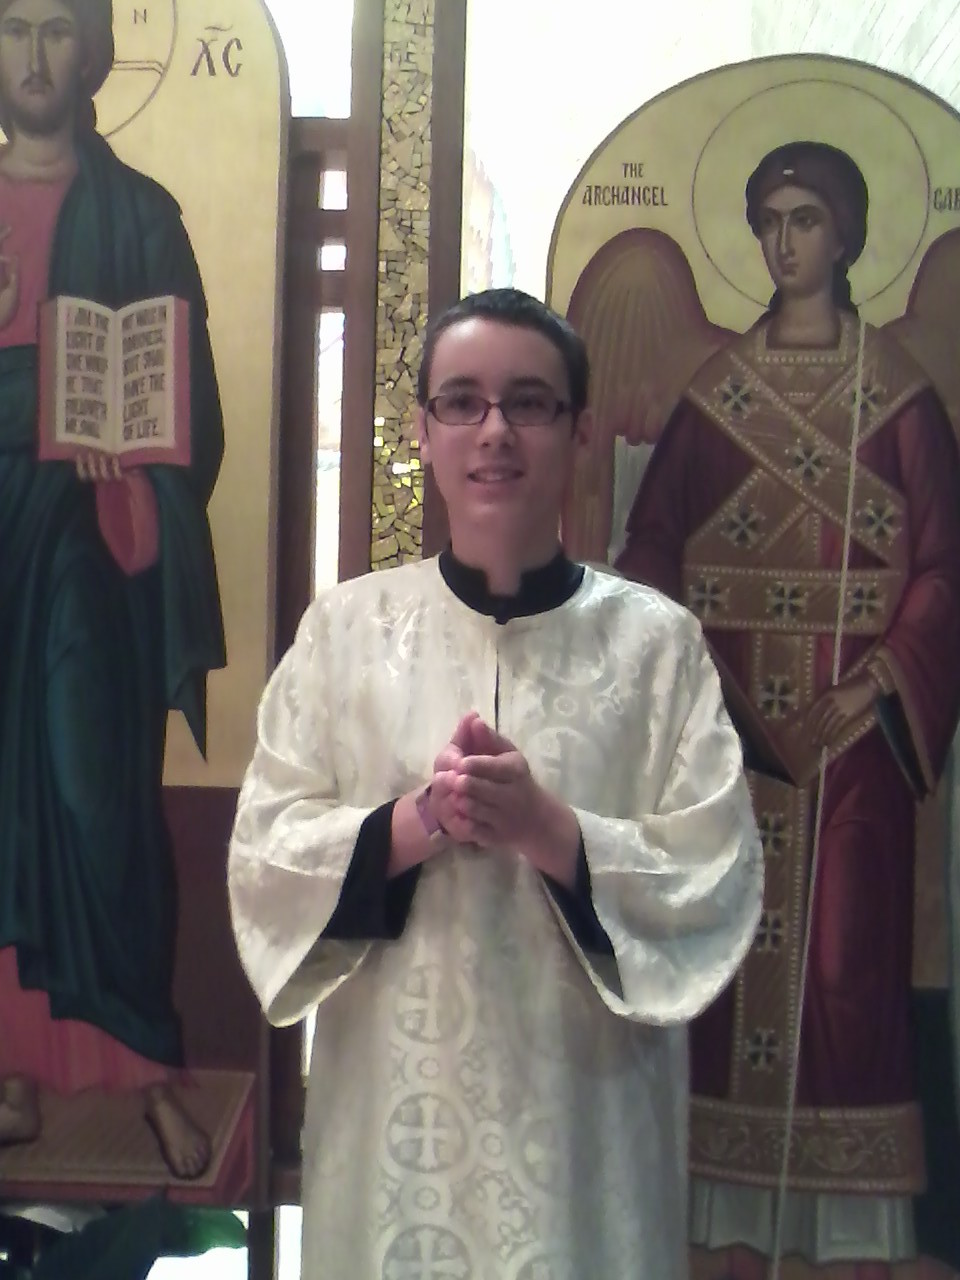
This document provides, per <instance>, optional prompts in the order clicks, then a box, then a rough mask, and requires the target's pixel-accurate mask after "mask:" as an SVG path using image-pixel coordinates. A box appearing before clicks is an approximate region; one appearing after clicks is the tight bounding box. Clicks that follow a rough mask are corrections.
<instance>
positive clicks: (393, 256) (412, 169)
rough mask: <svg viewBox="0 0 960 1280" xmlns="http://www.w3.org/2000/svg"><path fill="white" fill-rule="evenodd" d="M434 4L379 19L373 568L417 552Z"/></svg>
mask: <svg viewBox="0 0 960 1280" xmlns="http://www.w3.org/2000/svg"><path fill="white" fill-rule="evenodd" d="M436 3H437V0H386V4H385V13H384V49H383V122H382V126H381V134H380V243H379V262H378V277H377V374H376V376H377V389H376V401H375V410H374V412H375V418H374V428H375V435H374V441H373V445H374V450H373V538H372V542H371V547H370V562H371V564H372V566H373V568H374V569H387V568H390V567H392V566H394V565H398V564H404V563H406V562H407V561H410V560H419V559H420V555H421V548H422V528H423V472H422V470H421V468H420V459H419V454H418V450H417V446H416V442H415V441H411V438H410V437H411V432H412V427H413V423H412V416H413V415H412V407H413V405H414V404H415V402H416V379H417V370H418V368H419V365H420V352H421V349H422V334H423V327H424V325H425V324H426V319H427V283H428V254H429V245H430V208H429V206H430V159H431V106H432V97H433V16H434V7H435V4H436Z"/></svg>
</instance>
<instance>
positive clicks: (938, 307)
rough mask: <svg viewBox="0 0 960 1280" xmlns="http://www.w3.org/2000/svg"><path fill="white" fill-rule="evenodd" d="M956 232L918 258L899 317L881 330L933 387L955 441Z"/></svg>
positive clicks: (959, 244)
mask: <svg viewBox="0 0 960 1280" xmlns="http://www.w3.org/2000/svg"><path fill="white" fill-rule="evenodd" d="M958 296H960V228H955V229H954V230H952V231H946V232H944V234H943V235H942V236H939V237H938V238H937V239H936V240H934V242H933V244H932V245H931V246H930V248H929V249H928V250H927V252H926V253H925V254H924V255H923V261H922V262H921V263H920V267H919V269H918V270H917V274H916V278H915V279H914V282H913V288H912V289H911V290H910V298H909V300H908V301H907V308H906V310H905V311H904V313H903V315H902V316H901V317H900V318H899V319H897V320H892V321H890V323H889V324H886V325H884V326H883V328H884V332H885V333H888V334H890V335H891V337H893V338H895V339H896V340H897V341H898V342H899V343H900V345H901V346H902V347H904V348H905V349H906V350H907V351H908V352H909V353H910V355H911V356H913V358H914V360H916V362H917V364H918V365H920V367H921V369H923V371H924V372H925V373H926V375H927V377H928V378H929V379H930V381H931V382H932V383H933V385H934V387H935V388H936V391H937V393H938V394H939V396H940V399H941V400H942V401H943V404H944V407H945V408H946V410H947V414H948V415H949V418H950V421H951V423H952V424H953V429H954V431H955V432H956V434H957V437H958V439H960V328H958V326H957V297H958Z"/></svg>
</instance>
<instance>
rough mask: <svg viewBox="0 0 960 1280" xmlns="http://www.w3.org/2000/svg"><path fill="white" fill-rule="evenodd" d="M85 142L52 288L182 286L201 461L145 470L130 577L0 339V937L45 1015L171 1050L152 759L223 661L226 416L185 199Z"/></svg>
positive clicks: (169, 924)
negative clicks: (145, 522) (218, 515)
mask: <svg viewBox="0 0 960 1280" xmlns="http://www.w3.org/2000/svg"><path fill="white" fill-rule="evenodd" d="M78 152H79V173H78V175H77V177H76V179H75V180H74V182H73V183H72V185H71V187H70V189H69V191H68V193H67V195H66V197H65V199H64V203H63V206H62V209H61V212H60V217H59V220H58V223H57V227H56V232H55V235H54V243H53V250H52V257H51V265H50V282H49V293H50V295H51V296H52V295H56V294H68V295H72V296H78V297H85V298H90V299H93V300H95V301H97V302H101V303H106V304H108V305H110V306H121V305H123V304H125V303H128V302H133V301H135V300H138V299H141V298H147V297H151V296H155V295H160V294H175V295H177V296H179V297H182V298H185V299H187V301H188V302H189V303H190V357H191V430H192V461H191V465H190V467H189V468H181V467H175V466H170V467H164V466H152V467H149V468H148V469H147V474H148V476H149V479H150V482H151V484H152V487H153V491H154V493H155V495H156V500H157V508H158V519H159V539H160V556H159V561H158V563H157V564H155V565H154V566H153V567H151V568H150V569H147V570H146V571H144V572H142V573H139V574H137V575H135V576H133V577H127V576H126V575H125V574H124V573H123V572H122V571H121V570H120V569H119V568H118V566H117V565H116V563H115V562H114V560H113V558H112V557H111V555H110V553H109V552H108V550H107V549H106V546H105V544H104V541H103V538H102V536H101V534H100V531H99V528H98V524H97V515H96V509H95V486H94V485H93V484H89V483H83V482H81V481H80V480H79V479H78V478H77V476H76V474H75V471H74V468H73V467H72V465H70V464H67V463H56V462H45V463H42V464H41V463H38V461H37V457H36V453H37V445H36V406H37V358H36V348H35V347H34V346H18V347H8V348H5V349H2V350H0V947H2V946H9V945H11V944H15V945H16V949H17V960H18V966H19V973H20V981H21V985H22V986H23V987H25V988H39V989H42V990H44V991H46V992H47V993H48V994H49V998H50V1006H51V1011H52V1013H53V1015H54V1016H55V1017H65V1018H77V1019H81V1020H83V1021H86V1022H89V1023H92V1024H94V1025H96V1026H99V1027H101V1028H103V1029H104V1030H105V1031H107V1032H109V1033H110V1034H111V1035H113V1036H115V1037H116V1038H117V1039H119V1040H121V1041H122V1042H123V1043H124V1044H126V1045H128V1046H129V1047H130V1048H131V1049H134V1050H135V1051H136V1052H138V1053H140V1054H142V1055H144V1056H145V1057H148V1058H151V1059H153V1060H155V1061H158V1062H166V1063H176V1062H178V1061H179V1059H180V1034H179V1027H178V1022H177V1019H176V1016H175V1014H174V1012H173V1007H172V1003H171V982H172V972H173V949H174V939H175V932H176V894H175V883H174V871H173V864H172V857H171V849H170V844H169V837H168V834H167V830H166V827H165V823H164V819H163V814H162V810H161V772H162V762H163V747H164V735H165V725H166V718H167V712H168V710H169V709H179V710H180V711H182V712H183V714H184V715H185V717H186V719H187V721H188V723H189V725H190V728H191V730H192V733H193V736H194V738H195V739H196V741H197V744H198V746H199V747H200V749H201V750H203V749H204V748H205V734H206V723H205V721H206V714H205V703H206V675H207V672H208V671H210V670H212V669H214V668H218V667H222V666H223V665H224V663H225V652H224V637H223V624H222V619H221V613H220V599H219V593H218V588H217V579H216V570H215V565H214V558H213V547H212V543H211V538H210V528H209V524H208V520H207V510H206V509H207V503H208V501H209V499H210V494H211V492H212V490H213V486H214V483H215V481H216V478H217V472H218V469H219V466H220V460H221V457H222V453H223V421H222V416H221V411H220V400H219V394H218V391H217V383H216V376H215V373H214V367H213V359H212V354H211V349H210V342H209V337H208V334H207V327H206V314H207V313H206V302H205V299H204V295H203V287H202V284H201V281H200V276H199V273H198V271H197V266H196V262H195V259H194V256H193V252H192V250H191V247H190V243H189V240H188V238H187V235H186V232H185V230H184V227H183V224H182V222H181V218H180V211H179V208H178V206H177V204H176V202H175V201H174V200H173V198H172V197H171V196H170V195H169V194H168V193H167V192H166V191H165V190H164V189H163V188H162V187H160V186H159V185H158V184H157V183H155V182H153V181H152V180H151V179H149V178H147V177H145V176H144V175H143V174H140V173H138V172H136V171H135V170H133V169H130V168H129V167H128V166H126V165H124V164H122V163H121V162H120V161H119V160H118V159H117V158H116V157H115V156H114V154H113V152H112V151H111V150H110V148H109V147H108V146H107V144H106V143H105V142H104V141H103V140H102V139H101V138H100V137H99V136H97V135H86V136H85V137H84V138H83V139H82V140H81V141H80V142H79V143H78ZM0 1020H2V1010H0Z"/></svg>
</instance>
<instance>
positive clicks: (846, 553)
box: [769, 317, 866, 1280]
mask: <svg viewBox="0 0 960 1280" xmlns="http://www.w3.org/2000/svg"><path fill="white" fill-rule="evenodd" d="M865 346H866V324H865V323H864V320H863V318H862V317H861V319H860V325H859V330H858V337H857V366H856V369H857V371H856V380H855V383H854V401H853V414H852V420H853V425H852V431H851V435H850V454H849V460H848V465H847V502H846V512H845V516H844V522H843V551H842V553H841V560H840V585H839V591H838V602H837V619H836V628H835V631H834V639H833V671H832V678H831V684H832V686H833V688H836V687H837V686H838V685H839V683H840V656H841V651H842V646H843V629H844V628H843V624H844V619H845V617H846V610H847V577H848V574H849V570H850V543H851V540H852V536H853V509H854V501H855V493H856V487H857V450H858V448H859V445H860V421H861V417H862V414H863V359H864V349H865ZM827 756H828V752H827V748H826V747H824V748H823V749H822V750H821V752H820V766H819V770H818V775H817V807H816V816H815V817H814V823H813V842H812V848H811V853H810V881H809V886H808V889H807V907H806V913H805V922H806V923H805V925H804V931H803V945H802V948H801V958H800V981H799V986H798V993H797V1009H798V1016H797V1019H796V1024H795V1027H794V1035H793V1043H792V1045H791V1046H790V1075H789V1083H788V1086H787V1109H786V1119H785V1121H784V1129H783V1158H782V1162H781V1166H780V1182H779V1185H778V1187H777V1209H776V1220H775V1224H774V1232H773V1253H772V1256H771V1258H770V1271H769V1280H779V1277H780V1263H781V1261H782V1259H783V1224H784V1216H785V1212H786V1205H787V1194H788V1183H789V1178H790V1149H791V1146H792V1138H793V1123H794V1112H795V1110H796V1105H797V1076H798V1072H799V1068H800V1031H801V1026H802V1022H803V1019H802V1017H801V1016H800V1011H802V1010H803V1006H804V996H805V994H806V987H807V973H808V972H809V967H810V939H811V935H812V927H813V919H814V910H813V908H814V901H815V895H816V892H817V865H818V862H819V857H820V834H821V831H822V829H823V796H824V791H825V789H826V788H825V784H826V778H827Z"/></svg>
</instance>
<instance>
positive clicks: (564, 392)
mask: <svg viewBox="0 0 960 1280" xmlns="http://www.w3.org/2000/svg"><path fill="white" fill-rule="evenodd" d="M518 392H519V393H521V401H522V402H523V403H527V404H528V403H529V398H530V397H532V398H534V399H539V400H541V401H547V402H549V401H551V400H556V401H559V402H561V403H562V404H563V405H567V404H569V400H570V387H569V384H568V380H567V373H566V368H565V366H564V362H563V358H562V356H561V355H560V352H559V351H558V350H557V348H556V347H555V346H554V345H553V343H552V342H550V341H549V339H548V338H545V337H544V336H543V334H541V333H538V332H537V331H536V330H535V329H525V328H520V327H518V326H515V325H509V324H502V323H500V322H498V321H496V320H488V319H482V318H480V317H472V318H470V319H467V320H461V321H459V322H458V323H456V324H453V325H451V326H450V328H449V329H445V330H444V331H443V333H441V334H440V337H439V338H438V339H437V343H436V346H435V347H434V351H433V360H432V364H431V368H430V385H429V388H428V396H429V398H430V399H432V398H433V397H435V396H441V395H446V394H450V393H458V395H459V396H460V397H463V396H469V395H471V394H476V395H480V396H483V397H485V398H486V399H487V400H491V401H499V400H501V399H503V398H504V397H507V396H510V395H511V393H518ZM444 416H446V415H445V414H444ZM590 425H591V423H590V415H589V413H588V412H586V411H584V412H582V413H581V414H580V415H579V417H578V419H577V422H576V425H574V422H573V416H572V414H571V412H570V410H569V409H564V410H563V411H562V412H560V413H559V415H558V416H557V417H556V418H555V420H554V421H552V422H545V423H542V424H540V425H528V426H519V427H513V426H510V425H509V424H508V423H507V422H505V421H504V419H503V417H502V415H501V413H500V411H499V409H497V408H493V409H491V410H490V411H489V413H488V414H487V416H486V419H485V420H484V421H483V422H482V423H478V424H476V425H472V426H463V425H461V426H454V425H449V424H448V423H444V422H440V421H438V420H437V418H436V416H435V415H434V414H433V413H432V412H431V411H430V410H429V408H428V409H420V410H419V413H418V436H419V440H420V453H421V457H422V458H423V460H424V461H425V462H429V463H430V464H431V465H432V467H433V473H434V477H435V479H436V482H437V487H438V488H439V490H440V493H441V494H442V496H443V500H444V502H445V503H446V507H447V515H448V518H449V521H450V531H451V534H452V536H453V542H454V546H455V547H456V546H457V543H458V535H459V538H460V540H463V541H468V540H470V539H471V538H473V537H476V536H477V535H479V536H481V537H483V536H484V535H485V534H487V533H490V532H496V531H499V534H500V535H501V536H503V537H505V538H506V539H507V540H508V541H510V542H512V543H513V544H514V545H515V547H516V550H517V552H518V553H519V554H520V556H521V557H522V558H523V559H524V560H526V561H528V562H529V563H535V562H536V559H537V558H539V557H540V556H543V555H549V553H550V551H551V550H552V548H554V547H555V546H556V543H557V537H558V529H559V523H560V509H561V505H562V502H563V496H564V491H565V489H566V486H567V484H568V482H569V479H570V476H571V473H572V470H573V465H574V460H575V457H576V453H577V450H578V449H579V448H580V447H581V446H582V445H583V444H584V443H585V442H586V439H587V437H588V432H589V428H590Z"/></svg>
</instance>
